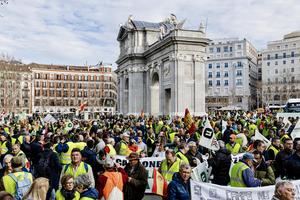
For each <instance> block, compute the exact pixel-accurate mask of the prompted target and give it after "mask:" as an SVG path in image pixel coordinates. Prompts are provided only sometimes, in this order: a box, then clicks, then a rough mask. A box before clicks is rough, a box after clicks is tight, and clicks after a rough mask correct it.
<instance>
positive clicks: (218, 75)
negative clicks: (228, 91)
mask: <svg viewBox="0 0 300 200" xmlns="http://www.w3.org/2000/svg"><path fill="white" fill-rule="evenodd" d="M236 76H243V71H242V70H237V71H236ZM212 77H213V72H208V78H212ZM220 77H221V72H216V78H220ZM224 77H228V72H227V71H225V72H224Z"/></svg>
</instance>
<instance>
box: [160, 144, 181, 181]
mask: <svg viewBox="0 0 300 200" xmlns="http://www.w3.org/2000/svg"><path fill="white" fill-rule="evenodd" d="M181 163H182V161H181V160H180V159H179V158H177V157H176V154H175V152H174V151H173V150H170V149H168V150H167V151H166V159H165V160H163V161H162V162H161V165H160V167H159V172H160V173H161V175H162V176H163V177H164V178H165V179H166V180H167V181H168V182H170V181H172V177H173V174H174V173H175V172H179V168H180V164H181Z"/></svg>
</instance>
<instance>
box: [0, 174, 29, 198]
mask: <svg viewBox="0 0 300 200" xmlns="http://www.w3.org/2000/svg"><path fill="white" fill-rule="evenodd" d="M13 174H14V175H15V176H16V177H17V180H19V181H22V180H24V178H25V174H26V175H27V178H29V179H30V181H31V183H32V174H31V173H28V172H23V171H22V172H14V173H13ZM3 185H4V189H5V191H6V192H8V193H10V194H11V195H12V196H15V195H16V192H17V191H16V182H15V181H14V180H13V179H12V177H10V176H9V175H6V176H3Z"/></svg>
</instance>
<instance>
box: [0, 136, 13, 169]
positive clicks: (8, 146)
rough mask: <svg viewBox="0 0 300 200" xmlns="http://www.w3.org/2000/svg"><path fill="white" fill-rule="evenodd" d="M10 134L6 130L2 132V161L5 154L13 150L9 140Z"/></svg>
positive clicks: (0, 142) (0, 137)
mask: <svg viewBox="0 0 300 200" xmlns="http://www.w3.org/2000/svg"><path fill="white" fill-rule="evenodd" d="M7 137H8V134H7V133H6V132H4V131H1V132H0V162H1V163H2V160H3V158H4V156H5V155H6V154H7V153H9V152H10V151H11V143H10V142H9V141H8V140H7Z"/></svg>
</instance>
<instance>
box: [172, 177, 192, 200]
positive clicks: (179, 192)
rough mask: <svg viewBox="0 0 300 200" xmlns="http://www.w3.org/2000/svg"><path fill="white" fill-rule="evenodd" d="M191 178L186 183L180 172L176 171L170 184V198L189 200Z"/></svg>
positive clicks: (173, 199)
mask: <svg viewBox="0 0 300 200" xmlns="http://www.w3.org/2000/svg"><path fill="white" fill-rule="evenodd" d="M190 187H191V186H190V180H188V182H187V183H184V182H183V180H182V178H181V177H180V174H179V173H178V172H176V173H175V174H174V175H173V179H172V181H171V182H170V184H169V185H168V200H188V199H190V196H191V188H190Z"/></svg>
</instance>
